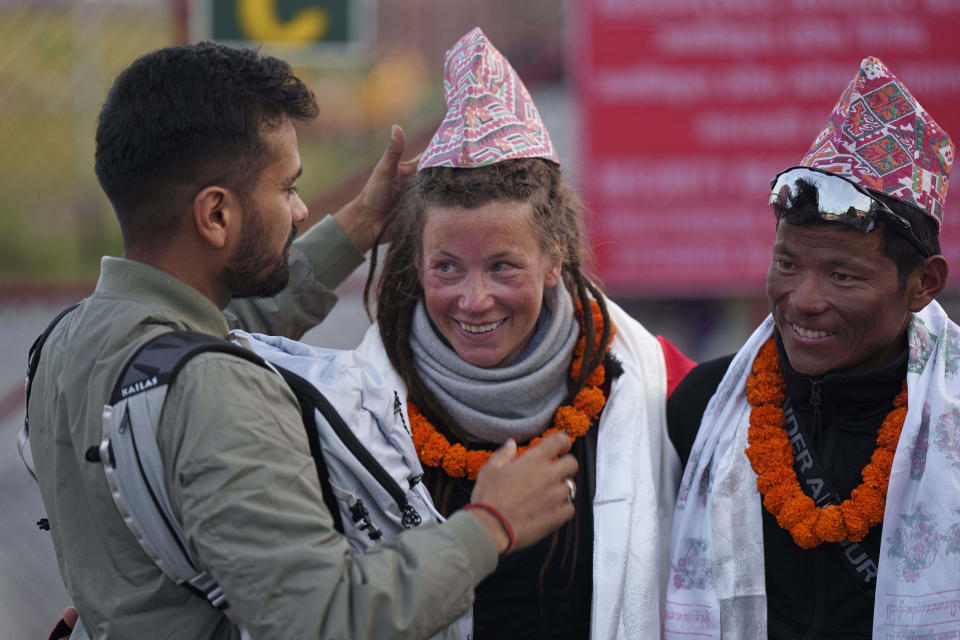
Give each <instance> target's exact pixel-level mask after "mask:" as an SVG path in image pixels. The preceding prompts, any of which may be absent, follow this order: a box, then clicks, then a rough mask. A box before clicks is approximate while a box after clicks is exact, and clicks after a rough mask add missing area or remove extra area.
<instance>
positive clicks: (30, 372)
mask: <svg viewBox="0 0 960 640" xmlns="http://www.w3.org/2000/svg"><path fill="white" fill-rule="evenodd" d="M78 306H80V303H79V302H78V303H77V304H73V305H70V306H69V307H67V308H66V309H64V310H63V311H61V312H60V313H58V314H57V317H56V318H54V319H53V320H51V321H50V324H48V325H47V328H46V329H44V330H43V333H41V334H40V335H39V336H37V339H36V340H34V341H33V344H32V345H31V346H30V351H28V352H27V380H26V383H25V384H24V391H25V395H26V402H25V404H24V409H23V427H21V428H20V433H19V434H17V452H19V454H20V459H21V460H23V466H25V467H26V468H27V473H29V474H30V477H32V478H33V480H34V482H36V481H37V474H36V473H34V471H33V467H31V466H30V463H28V462H27V457H26V456H25V455H24V454H23V450H24V449H25V448H26V446H27V443H28V442H29V441H30V390H31V388H32V387H33V378H34V376H36V375H37V367H38V366H39V365H40V352H41V351H42V350H43V345H44V344H45V343H46V342H47V338H49V337H50V334H51V333H52V332H53V329H54V327H56V326H57V325H58V324H59V323H60V321H61V320H63V318H64V316H66V315H67V314H68V313H70V312H71V311H73V310H74V309H76V308H77V307H78Z"/></svg>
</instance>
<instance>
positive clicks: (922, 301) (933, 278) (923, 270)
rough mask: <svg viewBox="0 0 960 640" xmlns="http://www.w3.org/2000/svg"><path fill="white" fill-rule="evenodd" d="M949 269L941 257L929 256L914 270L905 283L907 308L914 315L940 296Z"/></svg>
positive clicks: (944, 259)
mask: <svg viewBox="0 0 960 640" xmlns="http://www.w3.org/2000/svg"><path fill="white" fill-rule="evenodd" d="M949 272H950V267H949V266H948V265H947V260H946V258H944V257H943V256H940V255H937V256H931V257H929V258H927V259H926V260H924V261H923V264H921V265H920V266H919V267H917V268H916V269H914V271H913V273H911V274H910V277H909V280H908V281H907V287H908V290H909V296H910V297H909V301H908V304H909V308H910V311H912V312H914V313H916V312H918V311H921V310H922V309H923V308H924V307H926V306H927V305H928V304H930V302H931V301H933V299H934V298H936V297H937V296H938V295H940V292H941V291H943V288H944V286H946V284H947V274H948V273H949Z"/></svg>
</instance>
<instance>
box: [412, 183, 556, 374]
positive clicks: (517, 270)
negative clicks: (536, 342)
mask: <svg viewBox="0 0 960 640" xmlns="http://www.w3.org/2000/svg"><path fill="white" fill-rule="evenodd" d="M532 215H533V211H532V207H531V205H530V203H528V202H514V201H493V202H489V203H487V204H485V205H483V206H480V207H477V208H475V209H464V208H461V207H428V208H427V210H426V211H425V212H424V227H423V245H422V254H421V256H420V258H419V260H418V264H417V273H418V276H419V279H420V285H421V286H422V287H423V297H424V304H425V305H426V309H427V313H428V314H429V316H430V319H431V320H432V321H433V324H434V325H435V326H436V327H437V329H438V330H439V331H440V333H441V334H442V335H443V337H444V338H445V339H446V340H447V342H449V343H450V346H451V347H453V349H454V351H456V352H457V355H459V356H460V357H461V358H463V359H464V360H465V361H466V362H469V363H470V364H472V365H474V366H478V367H503V366H506V365H509V364H511V363H513V362H514V361H515V360H516V359H517V357H518V356H519V355H520V354H521V353H523V350H524V348H525V347H526V346H527V344H528V343H529V342H530V339H531V338H532V337H533V334H534V331H535V329H536V325H537V318H538V317H539V316H540V309H541V307H542V305H543V293H544V290H546V289H549V288H551V287H554V286H556V285H557V283H558V282H559V281H560V271H561V263H560V254H559V252H558V251H554V252H552V253H548V252H545V251H544V250H543V249H542V248H541V246H540V242H539V241H538V238H537V234H536V233H535V232H534V230H533V226H532V221H531V217H532Z"/></svg>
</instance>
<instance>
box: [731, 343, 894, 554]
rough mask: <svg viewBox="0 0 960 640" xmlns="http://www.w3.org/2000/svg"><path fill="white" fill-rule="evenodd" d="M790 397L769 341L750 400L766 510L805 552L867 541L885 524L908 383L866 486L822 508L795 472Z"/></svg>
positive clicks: (753, 458) (754, 462)
mask: <svg viewBox="0 0 960 640" xmlns="http://www.w3.org/2000/svg"><path fill="white" fill-rule="evenodd" d="M785 394H786V384H785V382H784V380H783V374H782V373H781V372H780V362H779V358H778V356H777V348H776V346H775V345H774V342H773V338H770V339H769V340H768V341H767V342H766V343H765V344H764V345H763V346H762V347H761V348H760V351H759V353H757V357H756V359H755V360H754V361H753V373H752V374H751V375H750V376H749V378H748V379H747V401H748V402H749V403H750V406H751V407H753V408H752V409H751V410H750V427H749V430H748V432H747V442H748V446H747V449H746V453H747V458H749V459H750V465H751V466H752V467H753V470H754V471H755V472H756V473H757V490H758V491H759V492H760V493H761V495H763V506H764V507H765V508H766V509H767V511H769V512H770V513H771V514H772V515H774V516H775V517H776V518H777V523H778V524H779V525H780V526H781V527H782V528H784V529H786V530H787V531H789V532H790V535H792V536H793V540H794V542H796V543H797V545H798V546H800V547H801V548H803V549H812V548H814V547H816V546H818V545H819V544H820V543H822V542H840V541H842V540H850V541H853V542H858V541H860V540H863V538H864V536H866V535H867V532H868V531H869V530H870V528H871V527H873V526H875V525H877V524H879V523H880V522H882V521H883V510H884V505H885V504H886V499H887V484H888V483H889V481H890V469H891V467H892V466H893V455H894V453H895V452H896V449H897V442H898V441H899V440H900V431H901V430H902V429H903V421H904V419H905V418H906V417H907V383H906V381H904V383H903V389H902V390H901V391H900V393H899V394H897V396H896V398H894V400H893V411H891V412H890V413H888V414H887V417H886V418H884V420H883V423H882V424H881V426H880V431H879V433H878V434H877V448H876V450H875V451H874V452H873V456H872V457H871V458H870V462H869V463H868V464H867V466H865V467H864V468H863V482H862V483H861V484H860V486H858V487H857V488H856V489H854V490H853V491H852V492H851V493H850V497H849V498H847V499H846V500H844V501H843V502H842V503H841V504H839V505H833V504H831V505H827V506H826V507H822V508H820V507H817V506H816V505H815V504H814V502H813V499H812V498H810V496H808V495H807V494H805V493H804V492H803V490H802V489H801V488H800V482H799V481H798V480H797V474H796V472H795V471H794V469H793V449H792V447H791V445H790V440H789V438H788V437H787V432H786V430H785V429H784V428H783V425H784V422H785V420H786V418H785V416H784V414H783V403H784V401H785V399H786V395H785Z"/></svg>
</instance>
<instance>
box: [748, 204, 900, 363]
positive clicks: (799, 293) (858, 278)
mask: <svg viewBox="0 0 960 640" xmlns="http://www.w3.org/2000/svg"><path fill="white" fill-rule="evenodd" d="M881 236H882V232H881V230H880V229H875V230H874V231H872V232H870V233H863V232H861V231H858V230H856V229H853V228H850V227H847V226H845V225H842V224H832V223H824V224H811V225H804V226H794V225H791V224H789V223H787V222H786V221H781V222H780V224H779V225H778V228H777V241H776V244H775V245H774V247H773V259H772V260H771V262H770V269H769V271H768V272H767V299H768V300H769V301H770V305H771V308H772V311H773V318H774V321H775V322H776V325H777V329H778V330H779V331H780V336H781V338H782V339H783V346H784V349H785V350H786V353H787V357H788V358H789V359H790V365H791V366H792V367H793V368H794V370H796V371H797V372H798V373H802V374H806V375H809V376H815V375H822V374H825V373H828V372H848V371H866V370H869V369H874V368H877V367H880V366H882V365H884V364H886V363H887V362H889V361H890V360H892V359H893V358H894V357H895V356H896V355H897V354H898V353H899V352H900V350H901V349H902V348H903V344H904V343H903V336H904V332H905V331H906V328H907V323H908V322H909V320H910V309H909V307H908V299H909V295H908V292H907V291H905V290H904V291H901V289H900V286H899V280H898V277H897V275H898V274H897V265H896V263H895V262H894V261H893V260H892V259H890V258H889V257H887V256H885V255H883V253H882V252H881V251H880V241H881Z"/></svg>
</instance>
